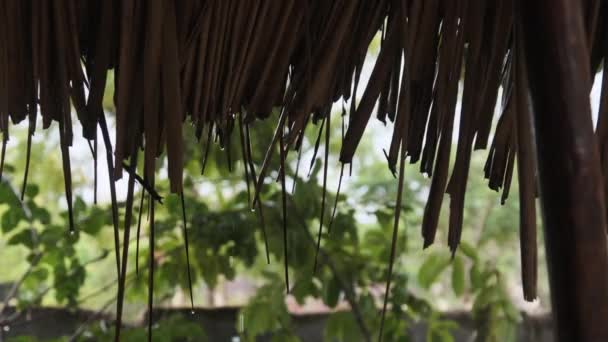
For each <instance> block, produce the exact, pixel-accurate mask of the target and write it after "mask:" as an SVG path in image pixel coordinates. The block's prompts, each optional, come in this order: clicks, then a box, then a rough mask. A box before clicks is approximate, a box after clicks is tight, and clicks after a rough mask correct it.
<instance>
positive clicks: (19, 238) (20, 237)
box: [8, 229, 35, 249]
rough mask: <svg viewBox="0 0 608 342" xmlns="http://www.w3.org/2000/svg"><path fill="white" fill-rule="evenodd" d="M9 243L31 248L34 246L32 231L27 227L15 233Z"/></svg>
mask: <svg viewBox="0 0 608 342" xmlns="http://www.w3.org/2000/svg"><path fill="white" fill-rule="evenodd" d="M8 244H9V245H19V244H21V245H24V246H26V247H27V248H29V249H33V248H34V245H35V244H34V240H32V232H31V231H30V230H29V229H25V230H22V231H20V232H19V233H17V234H15V235H13V236H12V237H11V238H10V239H9V240H8Z"/></svg>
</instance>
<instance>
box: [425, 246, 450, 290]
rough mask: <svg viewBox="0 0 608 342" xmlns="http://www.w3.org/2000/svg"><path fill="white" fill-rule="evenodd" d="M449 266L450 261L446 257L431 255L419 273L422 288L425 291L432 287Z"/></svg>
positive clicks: (436, 254)
mask: <svg viewBox="0 0 608 342" xmlns="http://www.w3.org/2000/svg"><path fill="white" fill-rule="evenodd" d="M449 264H450V259H449V257H447V256H446V255H444V254H438V253H433V254H430V255H429V256H428V257H427V258H426V260H425V261H424V263H423V264H422V266H421V267H420V270H419V271H418V282H419V283H420V286H422V287H423V288H425V289H428V288H429V287H431V285H432V284H433V283H434V282H435V280H437V278H438V277H439V275H440V274H441V272H443V270H445V269H446V267H448V265H449Z"/></svg>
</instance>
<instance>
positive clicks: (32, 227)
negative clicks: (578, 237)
mask: <svg viewBox="0 0 608 342" xmlns="http://www.w3.org/2000/svg"><path fill="white" fill-rule="evenodd" d="M108 83H109V85H108V89H109V90H110V89H111V88H112V86H111V84H112V82H111V79H110V82H108ZM105 103H106V106H107V108H106V109H107V110H108V117H109V118H112V117H113V114H112V110H113V105H112V103H111V94H110V95H108V94H106V102H105ZM339 107H341V106H340V103H338V104H337V105H336V106H334V113H333V115H332V117H333V118H336V119H334V120H332V127H331V131H332V134H331V137H332V138H331V144H330V146H329V149H330V153H329V164H328V165H327V167H328V189H329V190H328V194H327V205H326V206H325V220H324V222H325V224H324V230H323V235H322V239H321V250H320V253H319V268H318V269H317V271H316V273H313V264H314V259H315V250H316V234H317V232H318V228H319V217H320V213H321V198H322V178H323V177H322V175H323V153H324V149H325V146H324V144H323V143H321V144H320V147H319V153H318V154H317V155H316V162H315V163H314V165H312V166H311V160H312V159H313V155H314V153H313V150H314V145H315V142H316V140H317V134H318V125H317V126H311V127H310V128H309V129H308V135H307V137H306V139H305V140H304V144H303V148H302V157H301V160H300V162H299V167H298V161H297V160H298V157H297V153H290V155H289V158H288V165H287V167H286V168H287V172H286V175H287V189H288V199H287V207H288V217H287V221H288V229H287V230H288V238H287V241H288V246H289V249H288V254H287V257H288V262H289V276H290V285H291V289H290V293H289V294H286V289H285V281H284V276H283V272H284V270H283V263H284V260H283V258H284V256H283V235H282V211H281V188H280V183H277V182H275V180H276V179H277V176H278V174H277V173H276V171H273V172H271V173H270V174H269V176H268V177H267V180H266V184H265V186H264V188H263V192H262V196H261V199H262V203H263V220H264V229H265V231H266V235H267V240H268V246H267V248H268V253H269V256H270V263H267V258H266V250H265V249H266V247H265V243H264V238H263V226H262V223H261V220H260V212H259V210H256V211H252V210H251V209H250V207H249V203H250V197H251V192H252V191H253V189H248V188H247V186H246V182H245V178H244V169H243V167H244V166H243V165H242V162H241V160H240V159H239V158H237V156H240V154H241V150H240V144H238V143H237V142H236V141H235V142H234V143H233V144H232V149H233V150H232V151H230V153H231V155H232V156H233V157H232V159H233V162H232V165H231V167H229V163H228V160H227V152H228V151H223V150H220V149H219V148H218V147H217V145H216V144H213V146H211V148H210V152H209V162H207V163H206V167H205V172H204V175H201V168H202V160H203V158H204V153H205V149H206V146H205V142H203V143H199V142H197V141H196V140H195V139H194V133H193V132H190V131H188V132H187V134H186V135H185V136H186V138H185V140H186V143H187V149H186V153H187V158H186V160H187V163H188V164H187V166H186V172H185V174H184V184H185V187H184V190H185V203H186V223H187V225H186V226H187V229H188V238H189V248H190V257H191V258H190V260H191V270H192V281H193V288H194V291H193V299H194V305H195V307H196V308H217V307H236V308H238V310H239V314H238V319H236V321H235V323H234V324H235V329H236V331H237V332H238V336H235V339H233V341H234V340H240V341H253V340H256V338H258V337H260V336H271V338H272V339H273V341H299V340H300V337H298V336H297V335H296V333H295V332H294V328H293V315H292V314H293V313H326V314H327V315H328V318H327V321H326V323H325V325H324V328H323V329H324V330H323V333H322V334H323V336H324V338H325V340H326V341H365V340H370V339H371V340H375V339H376V337H377V334H378V329H379V324H380V315H379V309H380V308H381V305H382V299H383V295H384V290H385V281H386V278H387V270H388V260H389V254H390V245H391V244H390V242H391V237H392V223H393V213H394V210H395V198H396V192H397V180H396V179H395V178H394V177H393V176H392V174H391V173H390V171H389V169H388V167H387V166H386V162H385V160H384V158H383V154H382V148H386V147H387V143H386V137H385V135H386V132H388V131H389V130H388V128H384V127H383V126H382V125H383V124H382V123H380V122H375V123H373V125H372V129H371V131H370V132H369V133H366V136H365V137H364V141H363V142H362V145H361V146H360V148H359V151H358V153H357V156H356V157H355V158H356V159H355V161H354V164H353V171H352V176H350V175H349V170H348V166H347V168H346V170H345V172H344V173H345V176H344V181H343V184H342V187H341V190H340V195H339V198H338V202H337V210H336V215H335V219H334V220H333V221H332V223H331V231H330V232H328V230H327V224H328V222H329V217H330V216H331V212H332V210H333V206H334V201H335V200H336V189H337V187H338V178H339V173H340V165H339V163H338V160H337V156H338V154H339V148H340V140H341V139H340V137H341V125H340V121H339V120H338V119H337V118H339V117H340V115H341V108H339ZM276 116H277V115H276V113H275V114H274V115H272V116H271V119H270V120H273V119H274V120H276ZM389 124H390V123H389ZM273 127H274V126H273V125H272V124H271V123H260V122H255V123H254V124H253V125H252V126H251V130H252V132H251V137H252V148H253V151H252V153H253V160H254V161H256V162H257V163H256V165H255V167H256V170H257V169H259V167H260V164H261V161H262V160H263V157H264V153H265V151H266V148H267V144H268V142H269V141H270V137H271V135H272V129H273ZM52 128H53V129H55V127H54V126H53V127H52ZM53 129H51V130H48V131H44V132H42V131H41V130H40V131H37V133H36V136H35V137H34V139H33V146H32V157H31V168H30V172H29V177H28V185H27V186H26V187H25V196H24V199H23V201H21V200H20V196H21V187H22V184H23V172H24V163H25V156H24V155H21V154H19V152H18V151H24V150H25V146H20V147H19V148H14V147H16V145H18V144H22V145H25V144H26V140H27V139H26V136H27V128H26V127H16V128H15V129H13V130H12V132H11V135H12V136H11V140H10V141H9V147H8V148H7V157H6V165H5V168H4V174H3V175H2V181H1V184H0V203H1V204H0V227H1V233H0V269H2V270H3V272H0V283H2V286H0V288H1V292H0V294H2V297H0V300H3V303H1V304H0V305H1V306H0V326H2V334H4V335H7V336H8V335H10V334H9V332H10V329H11V326H12V324H13V323H14V322H15V321H16V320H17V319H18V318H19V317H20V315H21V313H23V312H27V310H28V309H31V308H37V307H61V308H64V309H65V310H68V311H69V310H76V309H87V310H90V311H91V312H94V313H96V314H98V315H99V317H101V316H103V317H111V316H112V315H113V313H114V311H115V299H116V292H117V280H116V278H117V277H116V264H115V259H114V237H113V229H112V226H111V222H112V221H111V211H110V204H109V195H108V190H107V188H108V183H107V182H108V177H107V171H105V168H106V165H105V161H104V158H103V157H102V156H104V153H105V152H104V150H103V148H102V146H101V145H102V144H100V151H99V156H100V158H99V165H98V166H97V168H98V177H97V181H98V184H97V187H98V197H99V198H98V199H97V200H98V201H97V202H98V203H97V204H94V203H93V201H94V198H93V188H94V186H95V185H94V184H93V173H94V168H93V159H92V156H91V154H90V152H89V151H88V147H86V143H85V141H84V140H82V138H76V137H75V147H74V148H72V149H71V154H72V164H73V183H74V189H75V190H74V192H75V200H74V215H75V221H76V227H77V231H76V233H75V234H69V233H68V223H67V208H66V206H65V204H64V202H65V201H64V183H63V175H62V171H61V159H60V158H61V154H60V150H59V144H58V142H59V141H58V138H57V136H56V135H55V132H54V131H53ZM235 130H236V129H235ZM234 133H235V135H234V136H235V137H236V138H235V139H238V131H236V132H234ZM203 140H205V139H203ZM83 146H84V147H83ZM275 159H276V160H275V163H278V158H275ZM484 163H485V153H484V152H475V153H474V154H473V162H472V165H471V173H470V174H471V176H470V177H469V184H468V192H467V197H466V208H465V216H464V229H463V239H462V240H463V243H462V245H461V246H460V248H459V249H458V251H457V253H456V255H455V257H454V258H453V259H451V257H450V253H449V250H448V248H447V242H446V237H447V215H445V214H446V213H447V210H448V208H447V206H445V205H444V208H443V209H442V216H441V221H440V225H439V230H438V236H437V241H436V243H435V244H434V245H433V246H431V247H430V248H427V249H426V250H423V249H422V238H421V236H420V226H421V220H422V214H423V210H424V204H425V201H426V197H427V193H428V189H429V186H430V181H429V179H428V178H427V177H425V176H424V175H422V174H420V173H419V171H418V166H417V165H408V166H407V169H406V176H405V179H406V186H405V194H404V196H405V197H404V201H403V207H402V208H399V210H402V215H401V224H400V228H399V236H398V245H397V251H398V254H397V257H396V259H395V269H394V276H393V283H392V287H391V292H390V296H389V309H388V312H387V321H386V326H385V329H384V334H385V336H384V340H385V341H409V340H410V336H409V334H408V331H409V329H408V327H409V326H411V325H413V324H415V323H416V322H425V324H426V326H427V329H426V332H425V334H426V337H425V338H426V340H428V341H444V342H447V341H453V340H454V337H453V331H454V330H455V329H457V324H456V323H455V322H453V321H451V320H450V319H449V318H448V317H446V315H445V313H447V312H455V311H456V312H458V311H462V312H468V313H470V314H471V315H472V317H473V320H474V322H475V330H476V333H475V336H476V337H475V338H476V339H477V340H478V341H514V340H515V327H516V326H517V324H518V323H519V322H520V320H521V312H522V311H525V312H528V313H541V312H545V311H547V310H549V300H548V288H547V284H546V271H545V264H544V248H543V247H542V245H541V246H539V294H540V296H539V299H538V300H537V301H536V302H534V303H531V304H529V303H524V302H523V299H522V294H521V292H522V290H521V281H520V274H519V270H520V263H519V239H518V226H519V216H518V201H517V199H518V195H517V188H518V187H517V184H516V183H515V181H516V179H517V177H515V176H514V177H513V179H514V184H513V186H512V191H511V195H510V198H509V199H508V201H507V202H506V204H505V205H501V204H500V194H498V193H496V192H493V191H491V190H490V189H488V188H487V184H486V181H485V180H484V179H483V165H484ZM296 169H298V170H299V171H298V173H297V174H296ZM271 170H278V164H275V165H272V166H271ZM309 170H310V173H309ZM165 172H166V170H165V168H164V166H161V167H160V168H159V174H160V179H161V181H160V182H159V183H158V192H159V193H160V194H161V195H163V196H165V197H164V204H163V205H157V207H156V208H157V211H156V230H155V240H156V248H155V251H154V254H153V255H152V256H150V255H149V254H150V253H149V251H148V236H149V222H148V221H147V219H146V216H147V213H146V212H147V201H144V202H143V203H144V205H143V208H140V207H139V206H140V203H141V202H140V198H141V197H140V196H141V192H140V191H141V189H137V191H136V196H135V198H136V199H137V200H136V201H135V204H136V205H135V208H134V209H135V210H134V213H135V217H136V218H138V217H139V216H141V218H140V219H141V231H140V235H139V243H138V242H137V241H138V240H137V235H136V234H134V233H132V234H131V236H132V239H131V240H130V241H128V242H126V243H129V244H130V248H129V250H130V256H129V265H128V276H127V292H126V306H125V315H126V320H127V325H128V326H127V327H126V328H125V332H126V333H125V335H124V340H125V341H139V340H142V339H144V338H145V336H146V331H145V328H142V327H141V324H140V323H138V322H141V321H142V320H144V319H145V315H146V312H147V305H146V301H147V295H148V289H147V281H148V271H149V262H150V257H151V258H152V261H153V262H154V265H155V272H154V279H155V280H154V303H155V307H159V308H175V307H178V308H189V306H190V299H189V298H190V297H189V296H190V294H189V291H188V275H187V264H186V254H185V250H184V235H183V230H184V222H183V221H182V212H181V206H180V205H181V203H180V199H179V197H177V196H175V195H170V194H169V191H168V183H167V182H166V181H164V180H163V179H165V177H164V175H165ZM125 183H126V181H125V180H121V181H119V182H118V185H117V186H118V189H119V196H118V199H119V201H120V217H121V219H122V218H124V200H125V195H124V194H125V188H126V186H125ZM294 184H295V192H292V191H291V190H292V189H293V188H294ZM446 203H447V196H446ZM444 204H445V203H444ZM140 212H142V214H141V215H140ZM120 227H121V230H122V228H123V227H124V223H123V222H121V225H120ZM539 227H540V223H539ZM131 229H132V230H131V231H132V232H135V231H136V229H137V220H136V222H135V223H134V225H133V227H132V228H131ZM539 234H542V230H539ZM121 237H122V232H121ZM539 241H540V243H541V244H542V241H543V240H542V238H540V239H539ZM137 246H138V247H137ZM136 264H137V268H136ZM187 311H189V309H188V310H187ZM195 316H196V315H195ZM30 335H32V336H18V337H16V336H12V337H11V338H10V339H9V340H11V341H37V340H38V339H36V338H34V337H33V335H35V334H30ZM208 335H209V331H205V329H204V328H202V326H201V325H200V324H196V323H195V320H193V319H192V318H191V317H188V315H173V316H169V317H166V318H163V319H160V320H158V321H157V323H156V325H155V329H154V338H155V339H156V340H159V341H167V340H176V341H204V340H205V339H206V336H208ZM112 336H113V329H112V328H111V326H108V325H104V324H100V322H99V320H97V319H91V320H87V321H86V322H83V323H82V324H81V325H79V326H78V327H77V329H74V331H73V332H72V334H71V336H64V337H60V338H59V339H58V340H60V341H68V340H82V341H89V340H92V341H93V340H112V338H113V337H112Z"/></svg>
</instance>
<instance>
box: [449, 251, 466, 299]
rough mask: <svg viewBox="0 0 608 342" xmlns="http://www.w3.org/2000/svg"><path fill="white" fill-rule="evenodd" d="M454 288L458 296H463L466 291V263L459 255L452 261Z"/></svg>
mask: <svg viewBox="0 0 608 342" xmlns="http://www.w3.org/2000/svg"><path fill="white" fill-rule="evenodd" d="M452 289H454V294H456V295H457V296H462V293H463V292H464V263H463V262H462V258H461V257H459V256H456V257H455V258H454V261H453V262H452Z"/></svg>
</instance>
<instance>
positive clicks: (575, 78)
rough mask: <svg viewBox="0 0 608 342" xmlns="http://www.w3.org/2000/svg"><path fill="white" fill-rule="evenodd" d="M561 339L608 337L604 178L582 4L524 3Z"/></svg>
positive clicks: (558, 0) (556, 0)
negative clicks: (595, 132)
mask: <svg viewBox="0 0 608 342" xmlns="http://www.w3.org/2000/svg"><path fill="white" fill-rule="evenodd" d="M518 5H519V8H518V17H519V19H520V23H521V24H522V28H523V32H524V40H525V47H526V60H527V67H528V73H529V82H530V94H531V96H532V103H533V106H534V121H535V128H536V145H537V151H538V163H539V171H540V175H539V176H540V186H541V200H542V209H543V217H544V229H545V245H546V250H547V264H548V270H549V284H550V287H551V301H552V307H553V318H554V326H555V330H556V333H557V339H556V340H558V341H608V254H607V248H606V241H607V239H606V229H605V228H606V219H605V216H604V215H605V212H606V211H605V209H604V199H603V195H602V189H603V180H602V176H601V173H600V164H599V157H598V151H597V146H596V142H595V138H594V135H593V127H592V121H591V113H590V103H589V90H590V85H591V81H590V77H589V76H590V67H589V52H588V50H587V49H588V48H587V43H586V42H587V40H586V38H585V37H586V35H585V31H584V25H583V16H582V8H581V2H580V1H572V0H520V1H519V2H518Z"/></svg>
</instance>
